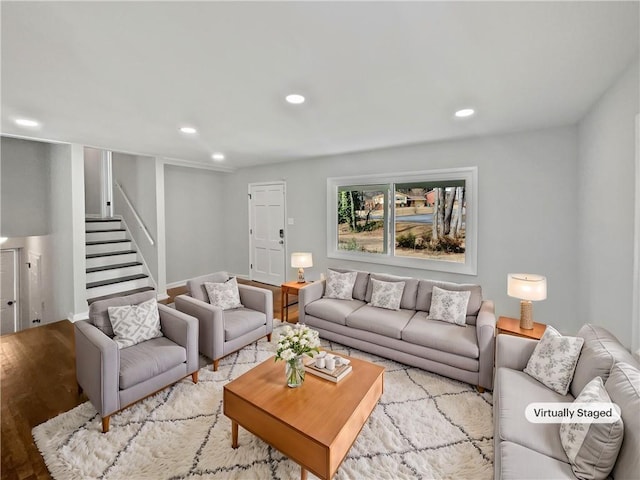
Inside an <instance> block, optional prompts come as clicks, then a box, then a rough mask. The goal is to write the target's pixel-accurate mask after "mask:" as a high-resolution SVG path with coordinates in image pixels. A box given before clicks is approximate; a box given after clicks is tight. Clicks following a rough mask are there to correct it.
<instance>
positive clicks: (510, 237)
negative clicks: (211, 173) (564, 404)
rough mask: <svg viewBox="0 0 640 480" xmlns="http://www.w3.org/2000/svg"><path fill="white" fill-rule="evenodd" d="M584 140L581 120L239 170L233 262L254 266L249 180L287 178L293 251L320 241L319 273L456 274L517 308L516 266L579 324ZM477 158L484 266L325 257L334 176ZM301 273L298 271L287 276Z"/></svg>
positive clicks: (230, 237) (547, 318) (560, 316)
mask: <svg viewBox="0 0 640 480" xmlns="http://www.w3.org/2000/svg"><path fill="white" fill-rule="evenodd" d="M577 162H578V140H577V129H576V128H575V127H565V128H555V129H548V130H541V131H535V132H526V133H518V134H510V135H500V136H490V137H479V138H471V139H465V140H459V141H450V142H439V143H430V144H422V145H415V146H408V147H398V148H389V149H385V150H376V151H371V152H363V153H355V154H349V155H337V156H333V157H327V158H319V159H313V160H312V161H298V162H288V163H282V164H278V165H272V166H265V167H260V168H252V169H246V170H242V171H239V172H237V173H234V174H233V175H231V176H230V177H229V180H228V181H226V182H225V184H224V188H225V205H226V206H227V207H226V210H227V212H229V211H230V209H231V208H233V209H234V214H233V215H231V214H227V215H226V216H225V223H224V225H225V228H224V232H225V235H226V237H225V248H224V251H225V252H226V269H227V270H229V271H231V272H234V273H239V274H245V275H248V265H249V260H248V258H249V257H248V255H249V240H248V239H249V234H248V214H247V199H246V195H247V184H248V183H251V182H266V181H272V180H273V181H276V180H283V179H284V180H286V184H287V217H290V218H291V217H292V218H294V221H295V224H294V225H290V226H287V252H288V253H290V252H292V251H296V250H304V251H311V252H312V253H313V256H314V266H313V267H312V268H310V269H308V271H305V273H307V276H308V277H309V278H311V279H314V278H318V277H319V276H320V273H322V272H325V271H326V268H327V267H329V266H339V265H340V266H347V267H352V268H359V269H365V270H371V271H379V272H390V273H396V274H410V275H412V276H416V277H421V278H434V279H443V280H451V281H456V282H473V283H476V282H477V283H480V284H481V285H482V287H483V292H484V296H485V297H486V298H489V299H493V300H494V301H495V302H496V309H497V313H498V314H499V315H509V316H512V317H518V316H519V314H520V307H519V301H518V300H517V299H513V298H510V297H508V296H507V280H506V279H507V274H508V273H510V272H526V273H539V274H542V275H546V276H547V278H548V285H549V289H548V290H549V293H548V298H547V300H545V301H541V302H536V304H535V306H534V317H535V318H536V320H539V321H541V322H544V323H551V324H553V325H555V326H556V327H557V328H558V329H560V330H563V331H565V332H568V333H575V331H576V330H577V329H578V327H579V325H580V323H581V320H580V319H579V318H578V315H577V312H576V309H575V304H576V300H577V285H576V283H577V282H576V280H577V276H576V270H577V252H576V243H577V233H576V232H577V217H576V211H577V200H576V194H577V180H576V175H575V172H576V169H577ZM473 165H477V166H478V178H479V180H478V183H479V184H478V190H479V202H478V203H479V209H478V217H479V231H478V275H477V276H469V275H457V274H447V273H442V272H432V271H426V270H418V269H415V270H414V269H410V270H407V269H400V268H398V267H391V266H386V265H378V264H367V263H356V262H346V261H337V260H332V259H328V258H327V257H326V222H327V211H326V209H327V207H326V180H327V177H336V176H345V175H355V174H358V173H363V174H364V173H385V172H388V173H397V172H404V171H417V170H428V169H437V168H448V167H462V166H473ZM294 275H295V272H294V271H293V269H292V270H290V271H289V275H288V278H289V279H291V278H293V277H294Z"/></svg>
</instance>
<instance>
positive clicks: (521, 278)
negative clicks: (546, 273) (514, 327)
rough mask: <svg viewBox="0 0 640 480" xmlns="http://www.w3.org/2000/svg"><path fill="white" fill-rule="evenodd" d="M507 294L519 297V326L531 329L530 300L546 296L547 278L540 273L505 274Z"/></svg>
mask: <svg viewBox="0 0 640 480" xmlns="http://www.w3.org/2000/svg"><path fill="white" fill-rule="evenodd" d="M507 295H509V296H510V297H514V298H519V299H520V328H522V329H524V330H532V329H533V305H532V303H531V302H532V301H537V300H544V299H545V298H547V279H546V277H543V276H542V275H533V274H529V273H510V274H509V275H508V276H507Z"/></svg>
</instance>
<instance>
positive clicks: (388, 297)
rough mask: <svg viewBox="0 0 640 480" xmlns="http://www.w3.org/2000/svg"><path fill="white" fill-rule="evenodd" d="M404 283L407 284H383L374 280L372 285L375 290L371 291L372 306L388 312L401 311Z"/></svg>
mask: <svg viewBox="0 0 640 480" xmlns="http://www.w3.org/2000/svg"><path fill="white" fill-rule="evenodd" d="M404 283H405V282H383V281H381V280H376V279H375V278H372V279H371V284H372V286H373V289H372V291H371V303H370V305H371V306H372V307H380V308H386V309H388V310H400V301H401V300H402V292H403V291H404Z"/></svg>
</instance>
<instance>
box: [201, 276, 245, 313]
mask: <svg viewBox="0 0 640 480" xmlns="http://www.w3.org/2000/svg"><path fill="white" fill-rule="evenodd" d="M204 288H205V289H206V290H207V295H208V296H209V303H211V305H213V306H214V307H220V308H221V309H223V310H231V309H233V308H242V306H243V305H242V303H240V291H239V290H238V281H237V280H236V277H233V278H230V279H229V280H227V281H226V282H224V283H214V282H205V283H204Z"/></svg>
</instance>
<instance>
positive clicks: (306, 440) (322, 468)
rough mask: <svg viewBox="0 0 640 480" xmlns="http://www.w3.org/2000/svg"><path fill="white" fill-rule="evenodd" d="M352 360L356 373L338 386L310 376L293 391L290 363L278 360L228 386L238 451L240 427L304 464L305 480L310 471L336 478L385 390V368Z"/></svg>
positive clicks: (227, 400)
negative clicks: (287, 371) (288, 379)
mask: <svg viewBox="0 0 640 480" xmlns="http://www.w3.org/2000/svg"><path fill="white" fill-rule="evenodd" d="M342 356H344V355H342ZM348 358H350V357H348ZM350 360H351V365H352V366H353V371H352V372H351V373H350V374H349V375H348V376H347V377H345V378H344V379H342V380H341V381H340V382H338V383H333V382H331V381H329V380H324V379H322V378H319V377H316V376H315V375H312V374H310V373H307V374H306V376H305V381H304V384H303V385H302V386H301V387H299V388H289V387H287V385H286V381H285V376H284V368H285V367H284V362H275V361H274V358H273V357H272V358H270V359H268V360H265V361H264V362H263V363H261V364H260V365H258V366H257V367H255V368H253V369H251V370H250V371H248V372H247V373H245V374H244V375H241V376H240V377H238V378H236V379H235V380H233V381H232V382H230V383H228V384H227V385H225V387H224V396H223V402H224V414H225V415H226V416H227V417H229V418H230V419H231V438H232V447H233V448H238V425H240V426H242V427H243V428H245V429H246V430H248V431H249V432H251V433H253V434H254V435H256V436H257V437H259V438H261V439H262V440H264V441H265V442H266V443H268V444H269V445H271V446H272V447H274V448H276V449H277V450H279V451H280V452H282V453H283V454H284V455H286V456H287V457H289V458H290V459H291V460H293V461H294V462H296V463H298V464H300V466H301V474H300V476H301V478H302V479H303V480H304V479H305V478H306V477H307V471H310V472H312V473H313V474H314V475H316V476H318V477H319V478H323V479H326V480H329V479H331V478H332V477H333V475H334V474H335V473H336V471H337V470H338V467H339V466H340V464H341V463H342V461H343V460H344V458H345V457H346V456H347V452H348V451H349V449H350V448H351V446H352V445H353V442H354V441H355V439H356V437H357V436H358V434H359V433H360V430H362V427H363V426H364V424H365V422H366V421H367V419H368V418H369V415H371V412H372V411H373V409H374V408H375V406H376V404H377V403H378V399H379V398H380V396H381V395H382V389H383V375H384V368H383V367H380V366H378V365H375V364H373V363H370V362H366V361H364V360H358V359H356V358H350Z"/></svg>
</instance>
